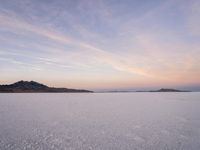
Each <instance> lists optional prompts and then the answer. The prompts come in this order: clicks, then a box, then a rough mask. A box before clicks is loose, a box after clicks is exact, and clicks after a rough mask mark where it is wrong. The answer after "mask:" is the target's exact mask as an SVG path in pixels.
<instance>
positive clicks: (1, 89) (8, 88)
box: [0, 81, 93, 93]
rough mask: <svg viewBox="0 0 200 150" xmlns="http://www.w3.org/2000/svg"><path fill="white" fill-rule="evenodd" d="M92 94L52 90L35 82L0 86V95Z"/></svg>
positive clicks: (74, 90) (58, 89) (20, 82)
mask: <svg viewBox="0 0 200 150" xmlns="http://www.w3.org/2000/svg"><path fill="white" fill-rule="evenodd" d="M83 92H93V91H88V90H82V89H68V88H54V87H48V86H46V85H44V84H41V83H38V82H35V81H18V82H16V83H13V84H9V85H0V93H83Z"/></svg>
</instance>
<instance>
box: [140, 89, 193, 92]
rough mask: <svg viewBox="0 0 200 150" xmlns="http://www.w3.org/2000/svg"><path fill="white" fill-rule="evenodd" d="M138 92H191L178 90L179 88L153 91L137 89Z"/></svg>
mask: <svg viewBox="0 0 200 150" xmlns="http://www.w3.org/2000/svg"><path fill="white" fill-rule="evenodd" d="M136 92H191V91H185V90H177V89H164V88H162V89H159V90H151V91H136Z"/></svg>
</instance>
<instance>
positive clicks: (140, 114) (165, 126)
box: [0, 93, 200, 150]
mask: <svg viewBox="0 0 200 150" xmlns="http://www.w3.org/2000/svg"><path fill="white" fill-rule="evenodd" d="M199 108H200V93H80V94H78V93H77V94H64V93H63V94H58V93H57V94H53V93H51V94H0V149H1V150H133V149H139V150H149V149H150V150H151V149H152V150H160V149H164V150H171V149H177V150H179V149H181V150H188V149H190V150H197V149H200V141H199V139H200V115H199V114H200V109H199Z"/></svg>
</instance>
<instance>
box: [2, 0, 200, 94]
mask: <svg viewBox="0 0 200 150" xmlns="http://www.w3.org/2000/svg"><path fill="white" fill-rule="evenodd" d="M18 80H29V81H30V80H34V81H38V82H41V83H44V84H47V85H49V86H54V87H68V88H85V89H92V90H105V89H106V90H108V89H126V90H127V89H128V90H130V89H145V88H161V87H180V88H190V89H198V88H199V89H200V1H199V0H0V84H10V83H13V82H16V81H18Z"/></svg>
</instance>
